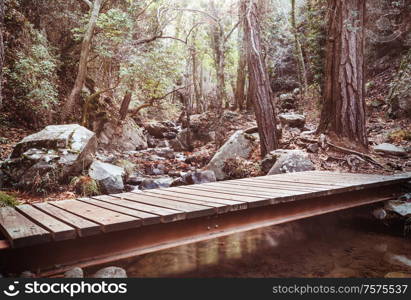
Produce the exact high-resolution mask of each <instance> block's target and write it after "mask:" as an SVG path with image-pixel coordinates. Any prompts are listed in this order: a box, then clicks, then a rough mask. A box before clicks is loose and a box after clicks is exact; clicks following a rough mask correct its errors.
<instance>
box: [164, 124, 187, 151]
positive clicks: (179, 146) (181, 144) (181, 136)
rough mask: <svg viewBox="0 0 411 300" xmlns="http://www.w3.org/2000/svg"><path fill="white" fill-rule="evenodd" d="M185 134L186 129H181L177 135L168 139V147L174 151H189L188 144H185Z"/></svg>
mask: <svg viewBox="0 0 411 300" xmlns="http://www.w3.org/2000/svg"><path fill="white" fill-rule="evenodd" d="M187 135H188V129H187V128H186V129H183V130H182V131H180V132H179V133H178V134H177V137H176V138H175V139H173V140H170V141H169V143H170V147H171V148H173V149H174V151H178V152H180V151H189V150H191V149H190V146H189V145H188V144H187Z"/></svg>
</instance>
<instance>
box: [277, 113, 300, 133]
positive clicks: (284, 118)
mask: <svg viewBox="0 0 411 300" xmlns="http://www.w3.org/2000/svg"><path fill="white" fill-rule="evenodd" d="M278 117H279V118H280V121H281V123H282V124H283V125H288V126H289V127H296V128H300V129H303V128H304V126H305V116H303V115H299V114H295V113H287V114H279V115H278Z"/></svg>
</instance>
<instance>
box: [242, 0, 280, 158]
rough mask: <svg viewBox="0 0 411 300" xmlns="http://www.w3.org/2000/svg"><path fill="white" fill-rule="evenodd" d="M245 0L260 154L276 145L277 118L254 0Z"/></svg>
mask: <svg viewBox="0 0 411 300" xmlns="http://www.w3.org/2000/svg"><path fill="white" fill-rule="evenodd" d="M243 1H246V2H245V5H247V8H246V18H245V30H244V32H245V35H246V41H247V62H248V73H249V82H250V83H249V84H250V87H249V88H250V94H251V97H252V99H253V103H254V110H255V115H256V119H257V125H258V133H259V135H260V144H261V155H262V156H263V157H264V156H265V155H266V154H267V153H269V152H270V151H272V150H274V149H277V148H278V140H277V136H276V118H275V116H274V107H273V103H272V91H271V87H270V80H269V76H268V72H267V67H266V64H265V61H264V59H263V58H262V56H261V53H262V51H261V49H262V48H261V47H262V45H261V43H262V41H261V34H260V31H261V30H260V20H259V18H260V16H259V14H258V12H259V11H258V7H257V3H256V2H257V1H256V0H243Z"/></svg>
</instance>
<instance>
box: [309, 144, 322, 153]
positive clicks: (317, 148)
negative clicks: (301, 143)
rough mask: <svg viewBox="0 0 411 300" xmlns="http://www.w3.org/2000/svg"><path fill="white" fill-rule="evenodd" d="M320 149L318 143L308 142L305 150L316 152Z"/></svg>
mask: <svg viewBox="0 0 411 300" xmlns="http://www.w3.org/2000/svg"><path fill="white" fill-rule="evenodd" d="M318 150H320V146H318V144H309V145H308V147H307V151H308V152H311V153H317V152H318Z"/></svg>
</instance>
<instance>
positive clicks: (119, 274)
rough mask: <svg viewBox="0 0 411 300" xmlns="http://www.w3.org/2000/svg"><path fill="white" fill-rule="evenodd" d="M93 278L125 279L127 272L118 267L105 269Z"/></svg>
mask: <svg viewBox="0 0 411 300" xmlns="http://www.w3.org/2000/svg"><path fill="white" fill-rule="evenodd" d="M93 278H127V272H126V271H125V270H124V269H123V268H119V267H107V268H104V269H101V270H99V271H97V272H96V274H94V275H93Z"/></svg>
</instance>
